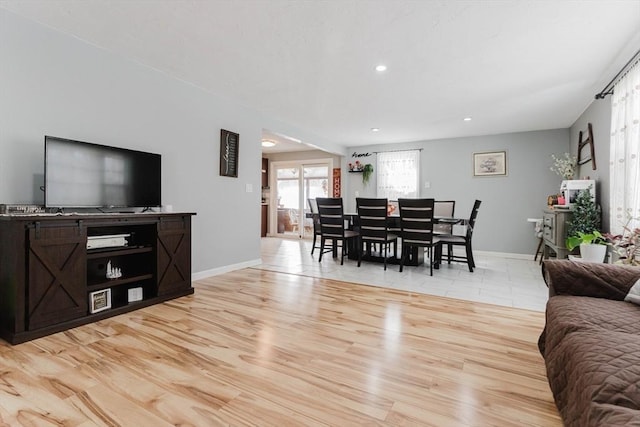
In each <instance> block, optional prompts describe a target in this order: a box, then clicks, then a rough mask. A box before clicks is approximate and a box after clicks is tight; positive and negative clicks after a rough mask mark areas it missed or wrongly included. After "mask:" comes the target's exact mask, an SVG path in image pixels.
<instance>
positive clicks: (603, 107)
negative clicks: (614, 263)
mask: <svg viewBox="0 0 640 427" xmlns="http://www.w3.org/2000/svg"><path fill="white" fill-rule="evenodd" d="M588 123H591V127H592V130H593V140H594V145H595V153H596V170H593V163H592V162H589V163H585V164H584V165H582V166H580V168H579V169H578V173H577V174H576V178H585V179H587V177H589V178H590V179H595V180H596V193H597V198H598V203H600V206H601V207H602V230H603V231H609V229H610V225H609V218H610V215H609V196H610V191H609V182H610V180H609V155H610V154H609V144H610V140H611V97H610V96H608V97H606V98H605V99H601V100H595V101H593V102H592V103H591V105H589V108H587V109H586V110H585V112H584V113H582V115H581V116H580V117H579V118H578V120H576V122H575V123H574V124H573V126H571V153H573V154H574V155H577V153H578V137H579V136H580V131H583V133H584V135H583V137H582V139H583V140H584V138H585V137H586V135H587V124H588Z"/></svg>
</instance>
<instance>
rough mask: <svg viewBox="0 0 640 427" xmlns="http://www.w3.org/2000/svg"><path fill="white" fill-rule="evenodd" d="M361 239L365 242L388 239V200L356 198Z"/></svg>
mask: <svg viewBox="0 0 640 427" xmlns="http://www.w3.org/2000/svg"><path fill="white" fill-rule="evenodd" d="M356 208H357V210H358V224H359V225H360V237H361V238H362V240H363V241H385V240H386V239H387V234H388V231H387V199H370V198H364V197H358V198H356Z"/></svg>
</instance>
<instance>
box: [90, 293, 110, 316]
mask: <svg viewBox="0 0 640 427" xmlns="http://www.w3.org/2000/svg"><path fill="white" fill-rule="evenodd" d="M110 308H111V289H102V290H100V291H95V292H91V293H90V294H89V312H90V313H91V314H93V313H99V312H101V311H104V310H108V309H110Z"/></svg>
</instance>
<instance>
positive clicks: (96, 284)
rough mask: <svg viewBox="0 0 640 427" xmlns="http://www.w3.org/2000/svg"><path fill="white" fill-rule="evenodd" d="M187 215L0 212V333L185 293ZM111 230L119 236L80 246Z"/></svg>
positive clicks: (22, 337) (14, 337) (45, 328)
mask: <svg viewBox="0 0 640 427" xmlns="http://www.w3.org/2000/svg"><path fill="white" fill-rule="evenodd" d="M192 215H194V214H192V213H144V214H84V215H83V214H63V215H55V214H51V215H47V214H44V215H42V214H40V215H0V337H1V338H2V339H4V340H5V341H7V342H10V343H12V344H17V343H21V342H25V341H28V340H32V339H35V338H39V337H42V336H45V335H49V334H52V333H55V332H60V331H64V330H67V329H70V328H73V327H76V326H80V325H83V324H86V323H90V322H94V321H97V320H101V319H105V318H108V317H111V316H115V315H118V314H122V313H126V312H128V311H132V310H136V309H138V308H142V307H146V306H149V305H153V304H157V303H160V302H163V301H166V300H168V299H172V298H177V297H181V296H185V295H189V294H192V293H193V288H192V286H191V216H192ZM114 235H115V236H126V238H125V239H126V243H120V244H113V245H111V244H110V245H109V246H107V247H91V248H88V247H87V242H88V239H89V240H93V241H94V242H95V238H104V237H105V236H109V237H111V236H114ZM92 246H94V245H92ZM115 271H117V274H113V273H114V272H115Z"/></svg>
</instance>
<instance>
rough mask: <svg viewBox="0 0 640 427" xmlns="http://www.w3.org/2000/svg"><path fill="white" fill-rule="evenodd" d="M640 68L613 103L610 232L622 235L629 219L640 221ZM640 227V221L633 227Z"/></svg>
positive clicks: (626, 78)
mask: <svg viewBox="0 0 640 427" xmlns="http://www.w3.org/2000/svg"><path fill="white" fill-rule="evenodd" d="M639 154H640V64H638V63H637V62H636V64H635V65H634V66H633V67H632V68H631V69H630V70H629V71H628V72H627V74H626V75H625V76H624V77H623V78H622V79H621V80H620V81H619V82H618V83H617V84H616V85H615V87H614V91H613V97H612V99H611V152H610V157H609V158H610V171H609V173H610V186H611V200H610V207H609V209H610V211H609V214H610V221H611V224H610V231H611V233H613V234H621V233H622V227H623V226H624V224H626V222H627V217H628V215H631V216H632V217H634V218H638V217H640V159H639V158H638V156H639ZM630 227H631V228H634V227H640V221H635V222H633V223H632V224H630Z"/></svg>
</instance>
